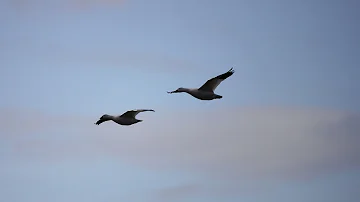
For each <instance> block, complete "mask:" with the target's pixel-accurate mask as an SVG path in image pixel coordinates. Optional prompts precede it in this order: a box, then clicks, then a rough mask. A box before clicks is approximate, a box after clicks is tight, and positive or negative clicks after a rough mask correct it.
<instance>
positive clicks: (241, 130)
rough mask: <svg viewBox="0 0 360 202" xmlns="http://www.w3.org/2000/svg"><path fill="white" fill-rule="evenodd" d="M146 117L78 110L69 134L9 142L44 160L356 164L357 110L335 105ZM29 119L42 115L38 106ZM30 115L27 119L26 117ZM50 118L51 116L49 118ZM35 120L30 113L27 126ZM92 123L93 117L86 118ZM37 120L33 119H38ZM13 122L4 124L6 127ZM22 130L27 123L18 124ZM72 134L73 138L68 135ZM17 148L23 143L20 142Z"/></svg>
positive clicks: (260, 172) (329, 167)
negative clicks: (117, 119) (115, 119)
mask: <svg viewBox="0 0 360 202" xmlns="http://www.w3.org/2000/svg"><path fill="white" fill-rule="evenodd" d="M151 115H152V116H150V114H141V115H140V116H141V117H142V119H143V120H144V122H142V123H140V124H137V125H134V126H130V127H123V126H118V125H116V124H113V123H111V122H109V123H105V124H102V125H100V126H95V125H93V124H92V122H91V121H95V119H96V118H98V117H92V118H93V119H91V118H86V119H83V120H81V118H79V119H78V120H79V121H78V122H77V123H78V125H76V124H72V123H68V125H67V124H66V123H65V122H64V123H63V124H62V125H58V126H55V125H53V126H52V127H53V130H54V131H55V130H57V129H56V128H60V127H61V128H66V127H69V128H72V132H71V138H69V135H64V137H63V138H62V139H61V138H60V139H59V138H56V141H54V140H52V133H51V132H50V133H48V134H47V135H48V138H49V139H39V138H36V137H34V139H32V140H28V141H26V142H22V143H21V146H20V144H19V143H18V142H14V143H13V144H14V148H18V149H15V150H14V152H15V153H16V155H25V154H26V155H27V158H40V159H45V160H49V159H50V160H55V161H56V160H57V159H63V160H64V159H65V160H66V159H82V160H83V159H86V158H96V157H101V156H104V155H106V156H112V157H114V158H117V159H119V160H121V161H125V162H128V163H132V164H135V165H139V166H145V167H148V168H150V169H160V170H161V169H165V170H166V169H175V170H181V171H190V172H198V173H199V174H209V175H211V176H213V177H216V176H217V177H220V178H223V177H225V178H228V179H238V178H242V177H255V178H262V177H291V178H296V177H304V176H311V175H316V174H318V173H323V172H328V171H334V170H338V169H347V168H351V167H357V166H359V162H360V148H359V147H358V143H359V140H360V136H359V134H358V131H360V128H359V127H360V116H359V115H358V114H350V113H347V112H339V111H324V110H316V109H311V110H306V109H286V108H272V109H270V108H255V109H241V108H233V109H213V110H208V111H204V110H199V111H187V112H186V111H176V110H174V111H164V110H162V111H161V110H157V111H156V112H155V113H154V114H151ZM27 118H29V119H36V120H38V122H42V121H45V122H46V120H39V119H40V118H41V117H37V115H36V114H32V115H28V116H27ZM25 122H27V121H25ZM48 122H52V121H51V120H50V121H49V120H48ZM31 123H32V122H30V121H28V124H29V125H25V126H26V127H29V128H30V129H31V127H30V126H32V124H31ZM90 123H91V124H90ZM35 125H36V124H35ZM13 127H14V125H11V124H6V125H2V128H5V130H9V131H10V130H11V128H13ZM22 130H23V131H26V128H24V127H23V129H22ZM70 139H71V141H70ZM20 148H21V149H20Z"/></svg>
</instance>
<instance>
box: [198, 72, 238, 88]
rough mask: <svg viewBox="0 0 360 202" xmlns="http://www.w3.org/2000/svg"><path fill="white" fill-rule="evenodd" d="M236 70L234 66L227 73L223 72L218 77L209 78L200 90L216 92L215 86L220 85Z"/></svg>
mask: <svg viewBox="0 0 360 202" xmlns="http://www.w3.org/2000/svg"><path fill="white" fill-rule="evenodd" d="M234 72H235V71H234V70H233V68H231V69H230V70H229V71H227V72H226V73H223V74H221V75H219V76H217V77H214V78H212V79H209V80H207V81H206V83H205V84H204V85H202V86H201V87H200V88H199V90H201V91H209V92H214V90H215V88H216V87H218V85H219V84H220V83H221V82H222V81H224V80H225V79H227V78H228V77H229V76H231V75H233V74H234Z"/></svg>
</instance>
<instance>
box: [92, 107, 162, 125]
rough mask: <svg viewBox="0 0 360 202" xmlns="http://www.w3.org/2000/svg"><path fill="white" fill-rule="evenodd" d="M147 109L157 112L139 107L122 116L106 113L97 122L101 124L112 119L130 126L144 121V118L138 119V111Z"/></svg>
mask: <svg viewBox="0 0 360 202" xmlns="http://www.w3.org/2000/svg"><path fill="white" fill-rule="evenodd" d="M146 111H152V112H155V111H154V110H152V109H137V110H129V111H127V112H125V113H123V114H122V115H120V116H112V115H108V114H104V115H102V116H101V117H100V119H99V120H98V121H97V122H96V123H95V124H96V125H100V124H101V123H103V122H105V121H110V120H112V121H114V122H115V123H117V124H120V125H125V126H129V125H132V124H135V123H138V122H141V121H143V120H138V119H136V118H135V117H136V115H137V114H138V113H140V112H146Z"/></svg>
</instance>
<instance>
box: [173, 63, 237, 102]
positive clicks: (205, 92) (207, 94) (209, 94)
mask: <svg viewBox="0 0 360 202" xmlns="http://www.w3.org/2000/svg"><path fill="white" fill-rule="evenodd" d="M234 72H235V71H234V70H233V68H231V69H230V70H229V71H227V72H226V73H223V74H221V75H219V76H216V77H214V78H212V79H209V80H207V81H206V83H205V84H204V85H202V86H201V87H200V88H182V87H181V88H178V89H177V90H174V91H171V92H167V93H170V94H171V93H182V92H185V93H188V94H190V95H192V96H193V97H195V98H197V99H199V100H213V99H221V98H222V96H221V95H217V94H215V93H214V91H215V89H216V87H217V86H218V85H219V84H220V83H221V82H222V81H224V80H225V79H227V78H228V77H229V76H231V75H233V74H234Z"/></svg>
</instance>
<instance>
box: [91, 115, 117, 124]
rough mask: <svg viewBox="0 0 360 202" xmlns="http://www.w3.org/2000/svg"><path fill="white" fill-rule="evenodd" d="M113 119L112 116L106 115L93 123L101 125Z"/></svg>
mask: <svg viewBox="0 0 360 202" xmlns="http://www.w3.org/2000/svg"><path fill="white" fill-rule="evenodd" d="M112 119H113V116H111V115H108V114H104V115H102V116H101V117H100V119H99V120H98V121H97V122H96V123H95V124H96V125H100V124H101V123H103V122H105V121H110V120H112Z"/></svg>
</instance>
